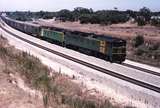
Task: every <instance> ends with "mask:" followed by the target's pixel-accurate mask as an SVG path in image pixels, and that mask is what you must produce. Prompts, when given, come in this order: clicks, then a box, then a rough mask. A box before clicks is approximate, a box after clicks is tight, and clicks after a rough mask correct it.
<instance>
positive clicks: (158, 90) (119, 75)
mask: <svg viewBox="0 0 160 108" xmlns="http://www.w3.org/2000/svg"><path fill="white" fill-rule="evenodd" d="M0 27H1V28H2V29H3V30H4V31H5V32H7V33H9V34H10V35H12V36H14V37H16V38H18V39H20V40H22V41H25V42H27V43H29V44H31V45H34V46H36V47H38V48H41V49H43V50H46V51H48V52H51V53H53V54H56V55H58V56H61V57H63V58H66V59H68V60H71V61H73V62H76V63H79V64H81V65H84V66H87V67H89V68H92V69H95V70H97V71H100V72H102V73H105V74H108V75H110V76H113V77H116V78H118V79H121V80H124V81H127V82H130V83H133V84H135V85H138V86H141V87H144V88H146V89H149V90H152V91H155V92H158V93H160V87H157V86H155V85H152V84H148V83H146V82H143V81H140V80H137V79H133V78H130V77H128V76H125V75H122V74H119V73H116V72H113V71H110V70H107V69H104V68H102V67H99V66H96V65H93V64H91V63H87V62H85V61H82V60H79V59H76V58H74V57H71V56H68V55H65V54H63V53H60V52H57V51H55V50H53V49H49V48H47V47H45V46H42V45H39V44H37V43H35V42H32V41H30V40H27V39H24V38H22V37H20V36H18V35H16V34H14V33H12V32H11V31H9V30H7V29H5V28H4V27H2V26H0ZM124 65H125V64H124ZM148 73H151V72H148ZM153 74H154V73H153ZM158 76H159V74H158Z"/></svg>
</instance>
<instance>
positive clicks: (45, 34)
mask: <svg viewBox="0 0 160 108" xmlns="http://www.w3.org/2000/svg"><path fill="white" fill-rule="evenodd" d="M1 19H2V20H3V21H4V22H5V23H7V24H8V25H9V26H11V27H13V28H15V29H17V30H19V31H22V32H24V33H27V34H30V35H32V36H35V37H37V38H41V39H45V40H47V41H49V42H52V43H54V44H57V45H61V46H63V47H66V48H71V49H74V50H76V51H79V52H82V53H85V54H88V55H92V56H95V57H98V58H101V59H103V60H106V61H110V62H111V63H113V62H115V63H122V62H123V61H125V59H126V40H123V39H120V38H115V37H112V36H106V35H97V34H94V33H85V32H80V31H71V30H67V29H63V28H57V27H47V26H41V25H38V24H33V23H27V22H22V21H17V20H14V19H11V18H9V17H7V16H1Z"/></svg>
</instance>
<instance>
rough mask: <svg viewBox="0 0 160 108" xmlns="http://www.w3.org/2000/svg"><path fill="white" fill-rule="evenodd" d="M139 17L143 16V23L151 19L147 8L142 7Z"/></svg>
mask: <svg viewBox="0 0 160 108" xmlns="http://www.w3.org/2000/svg"><path fill="white" fill-rule="evenodd" d="M139 12H140V16H143V17H144V18H145V21H147V22H149V21H150V19H151V11H150V9H149V8H147V7H143V8H141V9H140V10H139Z"/></svg>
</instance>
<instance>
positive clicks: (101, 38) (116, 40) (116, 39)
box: [94, 35, 125, 42]
mask: <svg viewBox="0 0 160 108" xmlns="http://www.w3.org/2000/svg"><path fill="white" fill-rule="evenodd" d="M94 38H97V39H100V40H106V41H109V42H125V40H123V39H120V38H117V37H112V36H107V35H94Z"/></svg>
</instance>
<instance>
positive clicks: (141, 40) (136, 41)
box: [133, 35, 144, 47]
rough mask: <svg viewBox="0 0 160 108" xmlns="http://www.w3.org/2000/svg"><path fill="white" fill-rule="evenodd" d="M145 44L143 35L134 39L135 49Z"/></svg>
mask: <svg viewBox="0 0 160 108" xmlns="http://www.w3.org/2000/svg"><path fill="white" fill-rule="evenodd" d="M143 43H144V37H143V36H141V35H138V36H136V37H135V38H134V39H133V46H134V47H138V46H140V45H142V44H143Z"/></svg>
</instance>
